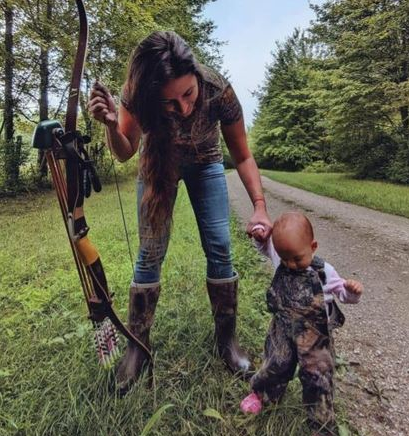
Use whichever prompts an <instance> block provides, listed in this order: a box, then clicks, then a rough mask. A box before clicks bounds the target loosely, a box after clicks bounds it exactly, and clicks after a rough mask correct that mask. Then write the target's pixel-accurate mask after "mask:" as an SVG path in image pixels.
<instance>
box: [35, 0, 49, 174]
mask: <svg viewBox="0 0 409 436" xmlns="http://www.w3.org/2000/svg"><path fill="white" fill-rule="evenodd" d="M46 8H47V9H46V20H45V21H46V23H47V26H46V28H45V29H46V30H45V31H44V41H45V42H46V44H43V45H41V49H40V99H39V112H40V121H44V120H48V109H49V107H48V87H49V83H50V70H49V61H48V60H49V48H48V45H47V43H48V42H49V40H50V35H49V30H48V23H50V22H51V15H52V5H51V1H50V0H47V6H46ZM44 157H45V156H44V151H43V150H38V159H37V162H38V172H39V176H40V179H45V178H46V177H47V162H46V160H45V158H44Z"/></svg>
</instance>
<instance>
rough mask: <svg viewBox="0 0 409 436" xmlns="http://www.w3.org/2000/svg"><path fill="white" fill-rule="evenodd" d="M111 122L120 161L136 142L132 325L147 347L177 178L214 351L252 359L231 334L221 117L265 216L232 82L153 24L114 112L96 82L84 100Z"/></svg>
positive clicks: (135, 369) (139, 356)
mask: <svg viewBox="0 0 409 436" xmlns="http://www.w3.org/2000/svg"><path fill="white" fill-rule="evenodd" d="M89 109H90V112H91V113H92V115H93V117H94V118H95V119H97V120H98V121H100V122H102V123H104V124H105V125H106V127H107V136H108V142H109V144H110V147H111V149H112V151H113V153H114V154H115V155H116V157H117V158H118V159H119V160H120V161H126V160H127V159H129V158H131V157H132V156H133V155H134V154H135V153H136V151H137V149H138V146H139V144H140V142H141V144H142V145H141V149H140V159H139V162H140V164H139V165H140V168H139V176H138V189H137V194H138V195H137V196H138V225H139V238H140V246H139V255H138V259H137V262H136V266H135V272H134V277H133V281H132V284H131V288H130V296H129V328H130V330H131V331H132V333H133V334H134V335H135V336H137V337H138V338H139V339H140V340H141V341H143V342H144V343H145V344H146V345H147V346H149V331H150V328H151V326H152V323H153V318H154V312H155V307H156V304H157V301H158V298H159V292H160V284H159V282H160V270H161V264H162V262H163V260H164V257H165V254H166V250H167V246H168V242H169V235H170V228H171V221H172V211H173V206H174V203H175V199H176V194H177V184H178V181H179V180H181V179H183V180H184V182H185V184H186V187H187V191H188V194H189V198H190V201H191V204H192V207H193V210H194V213H195V215H196V220H197V223H198V227H199V232H200V237H201V242H202V246H203V250H204V252H205V255H206V258H207V289H208V293H209V297H210V301H211V306H212V313H213V316H214V320H215V337H216V341H217V346H218V351H219V354H220V356H221V358H222V359H223V360H224V362H225V363H226V365H227V367H228V368H229V369H230V370H231V371H232V372H233V373H237V372H241V373H246V372H247V371H248V370H249V367H250V362H249V360H248V358H247V356H246V354H245V352H244V351H243V350H242V349H241V348H240V347H239V345H238V343H237V341H236V337H235V327H236V311H237V284H238V276H237V274H236V273H235V272H234V270H233V266H232V262H231V257H230V234H229V205H228V195H227V188H226V181H225V176H224V171H223V170H224V168H223V164H222V160H223V156H222V152H221V148H220V144H219V133H220V132H219V124H220V126H221V131H222V133H223V137H224V139H225V141H226V144H227V147H228V149H229V152H230V154H231V156H232V159H233V161H234V162H235V164H236V167H237V170H238V173H239V175H240V177H241V179H242V181H243V183H244V185H245V187H246V189H247V192H248V194H249V196H250V198H251V201H252V202H253V205H254V214H253V216H252V218H251V221H250V223H249V225H248V229H251V228H252V227H253V226H254V225H256V224H261V225H263V226H264V227H265V228H266V231H265V234H264V235H262V238H263V239H266V238H267V237H268V236H269V234H270V233H271V222H270V220H269V217H268V215H267V213H266V207H265V201H264V196H263V192H262V187H261V183H260V176H259V172H258V169H257V166H256V163H255V161H254V159H253V157H252V155H251V153H250V151H249V149H248V147H247V142H246V133H245V128H244V121H243V116H242V110H241V106H240V103H239V102H238V100H237V98H236V96H235V94H234V91H233V89H232V87H231V85H230V84H229V83H228V82H227V81H226V80H225V79H224V78H223V77H222V76H220V75H219V74H218V73H216V72H214V71H213V70H211V69H209V68H207V67H205V66H202V65H199V64H198V63H197V61H196V60H195V58H194V56H193V54H192V52H191V50H190V48H189V46H188V45H187V44H186V42H185V41H184V40H183V39H182V38H181V37H180V36H179V35H177V34H176V33H174V32H154V33H152V34H151V35H150V36H148V37H147V38H146V39H145V40H143V41H142V42H141V43H140V44H139V46H138V47H137V48H136V50H135V52H134V54H133V56H132V58H131V60H130V63H129V68H128V74H127V79H126V82H125V85H124V87H123V93H122V98H121V103H120V105H119V110H118V112H116V108H115V103H114V101H113V99H112V97H111V96H110V94H109V92H108V90H107V89H106V88H105V87H103V86H102V85H100V84H96V85H95V87H94V89H93V91H92V93H91V99H90V103H89ZM144 363H146V355H145V354H144V353H143V352H142V351H141V350H140V349H139V348H137V347H135V346H134V345H132V344H128V348H127V350H126V354H125V356H124V357H123V359H122V360H121V362H120V364H119V367H118V371H117V383H118V386H119V390H120V391H121V392H126V391H127V390H128V389H129V388H130V386H131V385H132V383H133V382H134V381H135V380H136V379H137V378H138V376H139V374H140V372H141V370H142V367H143V365H144Z"/></svg>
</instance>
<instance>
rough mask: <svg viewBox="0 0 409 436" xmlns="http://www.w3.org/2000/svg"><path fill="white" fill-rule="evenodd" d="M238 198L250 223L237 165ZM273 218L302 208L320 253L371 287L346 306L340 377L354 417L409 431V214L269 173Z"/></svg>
mask: <svg viewBox="0 0 409 436" xmlns="http://www.w3.org/2000/svg"><path fill="white" fill-rule="evenodd" d="M227 181H228V186H229V194H230V202H231V205H232V208H233V210H234V211H235V212H236V214H237V215H238V216H239V217H240V219H241V220H243V222H247V219H248V218H249V217H250V214H251V205H250V202H249V201H248V197H247V194H246V192H245V190H244V188H243V185H242V184H241V182H240V179H239V177H238V175H237V173H236V172H233V173H230V174H228V176H227ZM262 181H263V186H264V190H265V195H266V200H267V204H268V210H269V213H270V216H271V218H272V219H274V218H275V217H277V216H278V215H279V214H280V213H282V212H284V211H287V210H291V209H292V210H294V209H298V210H301V211H303V212H304V213H306V214H307V215H308V217H309V218H310V219H311V221H312V224H313V226H314V229H315V233H316V238H317V240H318V243H319V254H320V255H321V256H322V257H324V258H325V259H326V260H328V262H330V263H332V264H333V265H334V266H335V268H336V269H337V270H338V272H339V273H340V275H341V276H343V277H351V278H357V279H359V280H361V281H362V282H363V284H364V286H365V293H364V295H363V298H362V300H361V302H360V304H359V305H357V306H348V305H343V306H342V307H343V311H344V313H345V315H346V318H347V321H346V323H345V326H344V327H343V328H342V329H340V330H339V331H338V332H337V333H336V347H337V354H338V355H342V356H343V357H344V359H345V360H346V361H347V362H349V370H348V373H347V375H346V376H345V377H343V379H342V380H340V381H338V382H337V385H338V395H339V396H342V397H343V399H344V400H345V402H346V403H347V405H348V410H349V416H350V420H351V422H352V423H353V424H354V425H355V426H356V427H357V428H358V429H359V431H360V433H362V434H364V435H371V436H372V435H382V436H385V435H388V436H394V435H399V436H400V435H402V436H406V435H409V315H408V313H409V220H408V219H406V218H401V217H397V216H393V215H389V214H384V213H381V212H376V211H373V210H370V209H367V208H364V207H360V206H354V205H351V204H349V203H344V202H341V201H337V200H333V199H330V198H327V197H321V196H319V195H316V194H313V193H310V192H306V191H303V190H301V189H296V188H292V187H289V186H287V185H284V184H281V183H277V182H273V181H272V180H269V179H267V178H265V177H263V178H262Z"/></svg>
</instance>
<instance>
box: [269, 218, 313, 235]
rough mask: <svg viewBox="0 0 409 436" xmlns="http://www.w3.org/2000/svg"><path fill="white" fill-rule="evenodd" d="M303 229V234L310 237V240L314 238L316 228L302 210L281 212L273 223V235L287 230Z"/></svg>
mask: <svg viewBox="0 0 409 436" xmlns="http://www.w3.org/2000/svg"><path fill="white" fill-rule="evenodd" d="M287 230H288V231H292V232H293V231H294V230H299V231H300V230H301V232H302V234H303V235H304V236H305V237H307V238H308V240H309V241H313V239H314V230H313V228H312V224H311V221H310V220H309V219H308V218H307V217H306V216H305V215H304V214H303V213H301V212H295V211H294V212H285V213H283V214H281V215H280V216H279V217H278V218H277V219H276V220H275V221H274V225H273V233H272V237H273V240H274V234H276V235H277V234H279V233H282V232H285V231H287Z"/></svg>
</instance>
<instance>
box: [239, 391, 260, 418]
mask: <svg viewBox="0 0 409 436" xmlns="http://www.w3.org/2000/svg"><path fill="white" fill-rule="evenodd" d="M262 408H263V403H262V402H261V400H260V398H259V397H258V395H257V394H256V393H255V392H253V393H251V394H250V395H247V397H246V398H244V399H243V400H242V402H241V403H240V409H241V411H242V412H244V413H252V414H253V415H258V414H259V413H260V412H261V409H262Z"/></svg>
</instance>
